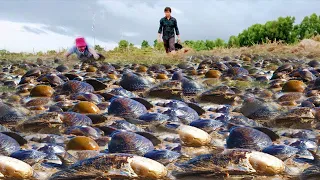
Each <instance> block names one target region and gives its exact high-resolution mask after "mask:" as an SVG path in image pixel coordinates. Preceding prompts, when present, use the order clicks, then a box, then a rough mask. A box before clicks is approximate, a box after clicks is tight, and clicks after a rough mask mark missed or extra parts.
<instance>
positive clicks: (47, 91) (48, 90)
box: [30, 85, 54, 97]
mask: <svg viewBox="0 0 320 180" xmlns="http://www.w3.org/2000/svg"><path fill="white" fill-rule="evenodd" d="M53 93H54V89H53V88H52V87H51V86H46V85H38V86H36V87H34V88H33V89H32V90H31V92H30V96H32V97H51V96H52V95H53Z"/></svg>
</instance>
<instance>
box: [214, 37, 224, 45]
mask: <svg viewBox="0 0 320 180" xmlns="http://www.w3.org/2000/svg"><path fill="white" fill-rule="evenodd" d="M214 45H215V47H226V46H227V44H226V43H225V42H224V40H222V39H220V38H218V39H216V40H215V41H214Z"/></svg>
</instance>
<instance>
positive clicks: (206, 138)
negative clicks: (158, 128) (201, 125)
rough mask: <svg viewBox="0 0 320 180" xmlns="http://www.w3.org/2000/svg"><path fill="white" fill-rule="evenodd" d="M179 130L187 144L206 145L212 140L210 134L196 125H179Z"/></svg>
mask: <svg viewBox="0 0 320 180" xmlns="http://www.w3.org/2000/svg"><path fill="white" fill-rule="evenodd" d="M177 132H178V133H179V137H180V139H181V141H182V143H183V144H184V145H186V146H194V147H198V146H205V145H209V144H210V142H211V137H210V135H209V134H208V133H207V132H205V131H203V130H201V129H198V128H196V127H192V126H187V125H179V127H178V128H177Z"/></svg>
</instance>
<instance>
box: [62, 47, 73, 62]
mask: <svg viewBox="0 0 320 180" xmlns="http://www.w3.org/2000/svg"><path fill="white" fill-rule="evenodd" d="M73 53H74V47H72V48H70V49H69V50H68V51H67V52H66V53H65V54H64V57H65V59H68V57H69V56H70V55H71V54H73Z"/></svg>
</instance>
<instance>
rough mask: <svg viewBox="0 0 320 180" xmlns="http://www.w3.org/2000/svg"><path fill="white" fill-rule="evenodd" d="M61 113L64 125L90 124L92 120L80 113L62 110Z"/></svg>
mask: <svg viewBox="0 0 320 180" xmlns="http://www.w3.org/2000/svg"><path fill="white" fill-rule="evenodd" d="M62 115H63V122H64V123H65V124H66V125H69V126H85V125H87V126H90V125H92V120H91V119H90V118H89V117H88V116H86V115H84V114H80V113H76V112H64V113H62Z"/></svg>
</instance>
